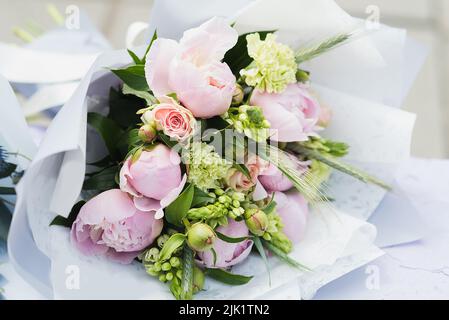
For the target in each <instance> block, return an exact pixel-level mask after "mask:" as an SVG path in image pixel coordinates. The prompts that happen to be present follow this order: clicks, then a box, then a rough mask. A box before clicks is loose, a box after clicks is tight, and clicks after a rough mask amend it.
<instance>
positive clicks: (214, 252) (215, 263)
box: [210, 248, 217, 267]
mask: <svg viewBox="0 0 449 320" xmlns="http://www.w3.org/2000/svg"><path fill="white" fill-rule="evenodd" d="M210 251H212V256H213V257H214V267H215V266H216V265H217V251H215V249H214V248H210Z"/></svg>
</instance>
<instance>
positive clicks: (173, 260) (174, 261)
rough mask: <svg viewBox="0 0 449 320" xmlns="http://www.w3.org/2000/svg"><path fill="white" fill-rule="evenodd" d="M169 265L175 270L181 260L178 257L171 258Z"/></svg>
mask: <svg viewBox="0 0 449 320" xmlns="http://www.w3.org/2000/svg"><path fill="white" fill-rule="evenodd" d="M170 265H171V266H172V267H173V268H177V267H179V266H180V265H181V260H180V259H179V258H178V257H171V258H170Z"/></svg>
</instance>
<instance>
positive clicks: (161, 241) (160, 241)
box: [157, 234, 170, 249]
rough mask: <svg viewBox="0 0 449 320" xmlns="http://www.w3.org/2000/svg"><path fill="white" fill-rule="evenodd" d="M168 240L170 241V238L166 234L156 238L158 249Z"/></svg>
mask: <svg viewBox="0 0 449 320" xmlns="http://www.w3.org/2000/svg"><path fill="white" fill-rule="evenodd" d="M168 239H170V236H169V235H168V234H163V235H161V236H159V237H158V238H157V245H158V246H159V248H161V249H162V247H164V244H165V242H167V240H168Z"/></svg>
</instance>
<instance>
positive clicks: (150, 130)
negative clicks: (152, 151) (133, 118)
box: [138, 124, 156, 142]
mask: <svg viewBox="0 0 449 320" xmlns="http://www.w3.org/2000/svg"><path fill="white" fill-rule="evenodd" d="M138 136H139V138H140V140H142V141H143V142H151V141H153V140H154V138H155V137H156V129H155V128H154V126H152V125H151V124H144V125H143V126H141V127H140V129H139V133H138Z"/></svg>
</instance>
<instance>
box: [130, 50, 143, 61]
mask: <svg viewBox="0 0 449 320" xmlns="http://www.w3.org/2000/svg"><path fill="white" fill-rule="evenodd" d="M128 54H129V56H130V57H131V59H133V61H134V63H135V64H141V63H142V61H141V60H140V58H139V57H138V56H137V55H136V54H135V53H134V52H132V51H131V50H129V49H128Z"/></svg>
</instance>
